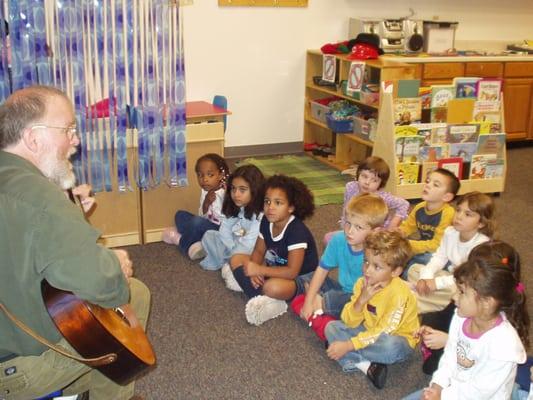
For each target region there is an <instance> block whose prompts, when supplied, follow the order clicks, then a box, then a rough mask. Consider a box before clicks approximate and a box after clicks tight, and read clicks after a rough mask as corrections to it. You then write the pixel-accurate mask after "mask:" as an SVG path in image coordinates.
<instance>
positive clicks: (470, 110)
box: [446, 98, 476, 124]
mask: <svg viewBox="0 0 533 400" xmlns="http://www.w3.org/2000/svg"><path fill="white" fill-rule="evenodd" d="M475 102H476V100H475V99H467V98H464V99H451V100H450V101H448V114H447V115H446V122H448V123H449V124H468V123H470V122H471V121H472V115H473V114H474V103H475Z"/></svg>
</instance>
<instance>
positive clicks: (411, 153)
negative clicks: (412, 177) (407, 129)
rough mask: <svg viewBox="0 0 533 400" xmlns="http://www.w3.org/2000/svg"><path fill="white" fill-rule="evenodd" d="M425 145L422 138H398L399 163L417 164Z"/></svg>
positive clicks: (397, 154)
mask: <svg viewBox="0 0 533 400" xmlns="http://www.w3.org/2000/svg"><path fill="white" fill-rule="evenodd" d="M423 143H424V138H423V137H421V136H401V137H397V138H396V158H397V159H398V162H399V163H416V162H419V158H420V147H422V144H423Z"/></svg>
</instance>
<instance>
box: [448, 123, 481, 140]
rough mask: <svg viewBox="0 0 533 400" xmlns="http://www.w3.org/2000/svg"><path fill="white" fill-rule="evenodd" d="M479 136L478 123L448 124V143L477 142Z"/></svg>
mask: <svg viewBox="0 0 533 400" xmlns="http://www.w3.org/2000/svg"><path fill="white" fill-rule="evenodd" d="M478 136H479V125H478V124H457V125H449V126H448V135H447V137H446V139H447V140H446V141H447V142H448V143H468V142H470V143H471V142H477V139H478Z"/></svg>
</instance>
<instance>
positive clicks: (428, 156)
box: [420, 145, 447, 162]
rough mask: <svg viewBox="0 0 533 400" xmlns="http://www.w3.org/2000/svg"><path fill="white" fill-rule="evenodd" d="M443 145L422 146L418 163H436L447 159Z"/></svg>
mask: <svg viewBox="0 0 533 400" xmlns="http://www.w3.org/2000/svg"><path fill="white" fill-rule="evenodd" d="M446 153H447V151H446V148H445V145H441V146H422V147H421V148H420V161H421V162H424V161H437V160H440V159H441V158H444V157H447V155H446Z"/></svg>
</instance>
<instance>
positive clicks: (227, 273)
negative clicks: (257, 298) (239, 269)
mask: <svg viewBox="0 0 533 400" xmlns="http://www.w3.org/2000/svg"><path fill="white" fill-rule="evenodd" d="M221 275H222V279H224V282H225V283H226V287H227V288H228V289H229V290H233V291H234V292H242V288H241V287H240V286H239V283H238V282H237V280H236V279H235V277H234V276H233V272H232V271H231V267H230V266H229V264H228V263H226V264H224V265H223V266H222V270H221Z"/></svg>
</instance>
